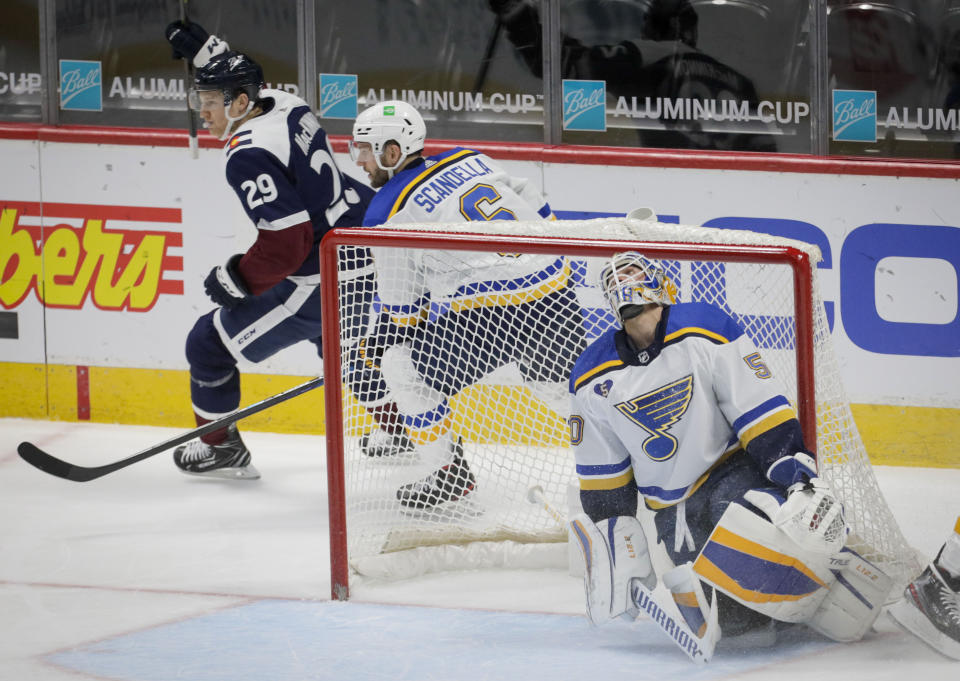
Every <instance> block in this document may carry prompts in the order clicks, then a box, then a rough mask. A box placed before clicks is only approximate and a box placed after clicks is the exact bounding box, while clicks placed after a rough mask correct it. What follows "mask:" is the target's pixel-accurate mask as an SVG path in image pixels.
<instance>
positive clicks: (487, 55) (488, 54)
mask: <svg viewBox="0 0 960 681" xmlns="http://www.w3.org/2000/svg"><path fill="white" fill-rule="evenodd" d="M502 30H503V22H502V21H501V20H500V17H499V16H498V17H497V21H496V23H495V24H494V25H493V31H492V32H491V33H490V37H489V38H488V39H487V49H486V50H485V51H484V53H483V58H482V59H481V60H480V70H479V71H477V77H476V79H474V81H473V92H474V93H477V92H480V91H481V90H483V85H484V83H486V81H487V71H488V70H489V69H490V61H491V60H492V59H493V53H494V51H495V50H496V49H497V41H498V40H499V39H500V33H501V32H502Z"/></svg>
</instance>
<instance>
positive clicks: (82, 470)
mask: <svg viewBox="0 0 960 681" xmlns="http://www.w3.org/2000/svg"><path fill="white" fill-rule="evenodd" d="M17 451H18V452H19V453H20V458H21V459H23V460H24V461H26V462H27V463H28V464H30V465H31V466H33V467H34V468H39V469H40V470H42V471H43V472H44V473H49V474H50V475H54V476H56V477H58V478H63V479H64V480H73V481H74V482H86V481H87V480H93V479H94V478H98V477H100V476H99V475H98V471H97V469H96V468H86V467H84V466H75V465H73V464H72V463H67V462H66V461H63V460H61V459H58V458H57V457H55V456H52V455H50V454H47V453H46V452H45V451H43V450H42V449H40V448H39V447H37V446H36V445H34V444H31V443H29V442H21V443H20V446H19V447H17Z"/></svg>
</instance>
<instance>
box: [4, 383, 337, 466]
mask: <svg viewBox="0 0 960 681" xmlns="http://www.w3.org/2000/svg"><path fill="white" fill-rule="evenodd" d="M322 385H323V378H322V377H320V378H313V379H311V380H309V381H307V382H306V383H303V384H301V385H298V386H296V387H294V388H290V389H289V390H286V391H284V392H282V393H279V394H277V395H273V396H272V397H268V398H267V399H265V400H261V401H260V402H257V403H255V404H251V405H250V406H249V407H244V408H243V409H238V410H237V411H234V412H231V413H230V414H227V415H226V416H221V417H220V418H218V419H216V420H214V421H211V422H210V423H205V424H203V425H202V426H198V427H197V428H194V429H193V430H188V431H187V432H186V433H182V434H180V435H177V436H176V437H174V438H171V439H169V440H165V441H164V442H161V443H160V444H158V445H154V446H153V447H149V448H147V449H144V450H143V451H142V452H137V453H136V454H134V455H133V456H130V457H127V458H126V459H121V460H120V461H115V462H114V463H108V464H104V465H103V466H92V467H88V466H78V465H76V464H72V463H68V462H66V461H63V460H62V459H58V458H57V457H55V456H53V455H52V454H48V453H47V452H45V451H43V450H42V449H40V448H39V447H37V446H36V445H34V444H31V443H30V442H21V443H20V446H19V447H17V451H18V452H19V453H20V458H22V459H23V460H24V461H26V462H27V463H28V464H30V465H31V466H33V467H34V468H39V469H40V470H42V471H43V472H44V473H49V474H50V475H54V476H56V477H58V478H63V479H65V480H73V481H74V482H88V481H90V480H96V479H97V478H99V477H102V476H104V475H107V474H108V473H113V472H114V471H118V470H120V469H121V468H126V467H127V466H130V465H132V464H135V463H137V462H138V461H143V460H144V459H148V458H150V457H151V456H153V455H154V454H159V453H160V452H163V451H166V450H168V449H170V448H171V447H176V446H177V445H179V444H183V443H184V442H187V441H188V440H192V439H193V438H195V437H200V436H202V435H206V434H207V433H210V432H213V431H215V430H219V429H220V428H223V427H224V426H227V425H229V424H231V423H234V422H235V421H239V420H240V419H244V418H246V417H248V416H250V415H252V414H256V413H257V412H260V411H263V410H264V409H268V408H269V407H272V406H273V405H275V404H280V403H281V402H285V401H287V400H289V399H290V398H292V397H296V396H297V395H302V394H303V393H305V392H308V391H310V390H313V389H314V388H319V387H320V386H322Z"/></svg>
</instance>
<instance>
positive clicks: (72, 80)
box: [60, 59, 103, 111]
mask: <svg viewBox="0 0 960 681" xmlns="http://www.w3.org/2000/svg"><path fill="white" fill-rule="evenodd" d="M102 82H103V81H102V77H101V68H100V62H98V61H79V60H73V59H61V60H60V108H61V109H65V110H69V111H103V87H102Z"/></svg>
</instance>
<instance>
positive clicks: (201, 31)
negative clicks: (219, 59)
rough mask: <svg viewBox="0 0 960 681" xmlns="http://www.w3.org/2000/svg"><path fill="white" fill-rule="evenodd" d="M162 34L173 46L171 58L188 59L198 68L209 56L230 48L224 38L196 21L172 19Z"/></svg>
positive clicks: (208, 59) (211, 56)
mask: <svg viewBox="0 0 960 681" xmlns="http://www.w3.org/2000/svg"><path fill="white" fill-rule="evenodd" d="M164 35H166V37H167V41H168V42H169V43H170V45H171V46H172V47H173V58H174V59H189V60H190V61H192V62H193V65H194V66H196V67H197V68H198V69H199V68H200V67H202V66H203V65H204V64H206V63H207V62H208V61H210V59H211V58H213V57H215V56H216V55H218V54H222V53H224V52H226V51H227V50H229V49H230V45H228V44H227V42H226V41H225V40H221V39H220V38H218V37H217V36H215V35H210V34H209V33H207V30H206V29H205V28H204V27H203V26H201V25H200V24H196V23H189V24H185V23H184V22H182V21H179V20H177V21H174V22H172V23H171V24H169V25H168V26H167V30H166V31H165V32H164Z"/></svg>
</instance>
